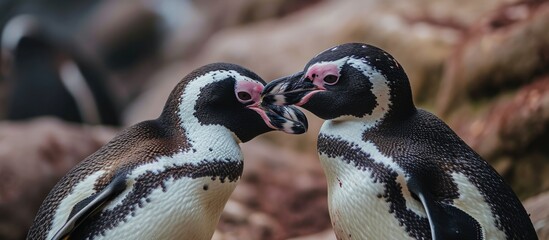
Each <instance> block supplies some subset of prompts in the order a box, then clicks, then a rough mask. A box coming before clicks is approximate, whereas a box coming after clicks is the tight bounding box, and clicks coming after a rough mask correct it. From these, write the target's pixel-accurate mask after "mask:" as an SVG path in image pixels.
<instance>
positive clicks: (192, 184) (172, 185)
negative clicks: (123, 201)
mask: <svg viewBox="0 0 549 240" xmlns="http://www.w3.org/2000/svg"><path fill="white" fill-rule="evenodd" d="M204 184H207V185H208V190H204ZM236 184H237V183H236V182H229V181H225V183H221V181H220V180H219V179H217V180H211V178H210V177H203V178H197V179H192V178H183V179H179V180H177V181H173V179H170V180H167V181H166V182H165V186H166V191H165V192H164V191H162V188H157V189H155V190H153V191H152V193H151V194H150V195H149V199H150V202H146V203H144V204H143V207H142V208H137V209H136V210H135V214H134V215H130V216H128V217H127V220H126V221H125V222H122V223H120V224H119V225H118V226H117V227H115V228H113V229H110V230H108V231H106V232H105V235H104V236H98V237H97V238H96V239H211V237H212V235H213V232H214V230H215V227H216V225H217V222H218V220H219V216H220V214H221V211H222V210H223V207H224V206H225V203H226V201H227V200H228V198H229V196H230V194H231V193H232V191H233V190H234V188H235V187H236Z"/></svg>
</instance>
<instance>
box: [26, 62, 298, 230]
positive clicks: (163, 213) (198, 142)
mask: <svg viewBox="0 0 549 240" xmlns="http://www.w3.org/2000/svg"><path fill="white" fill-rule="evenodd" d="M264 84H265V82H264V81H263V80H262V79H261V78H260V77H259V76H258V75H256V74H255V73H253V72H251V71H250V70H247V69H245V68H243V67H241V66H238V65H234V64H229V63H212V64H208V65H206V66H203V67H200V68H198V69H196V70H194V71H193V72H191V73H190V74H188V75H187V76H185V77H184V78H183V79H182V80H181V81H180V82H179V83H178V84H177V85H176V86H175V88H174V90H173V91H172V92H171V94H170V96H169V98H168V100H167V102H166V104H165V106H164V109H163V111H162V113H161V115H160V117H158V118H157V119H154V120H149V121H144V122H141V123H138V124H136V125H133V126H131V127H129V128H127V129H125V130H123V131H122V132H121V133H120V134H119V135H118V136H116V137H114V138H113V139H112V140H111V141H110V142H108V143H107V144H106V145H104V146H103V147H101V148H100V149H99V150H98V151H97V152H95V153H93V154H92V155H90V156H89V157H87V158H86V159H85V160H83V161H82V162H81V163H80V164H78V165H77V166H75V167H74V168H73V169H72V170H70V172H69V173H67V174H66V175H65V176H64V177H63V178H62V179H61V180H60V181H59V182H58V183H57V185H56V186H55V187H54V188H53V190H51V192H50V193H49V195H48V196H47V198H46V199H45V200H44V202H43V203H42V205H41V207H40V209H39V211H38V214H37V215H36V218H35V220H34V223H33V225H32V227H31V228H30V230H29V233H28V236H27V239H29V240H30V239H32V240H39V239H55V240H57V239H198V240H200V239H211V237H212V235H213V232H214V230H215V227H216V225H217V222H218V220H219V217H220V214H221V212H222V210H223V207H224V205H225V203H226V202H227V200H228V198H229V195H230V194H231V193H232V192H233V190H234V188H235V187H236V184H237V182H238V180H239V178H240V176H241V174H242V170H243V155H242V153H241V150H240V147H239V145H238V144H239V143H240V142H246V141H249V140H251V139H252V138H254V137H256V136H257V135H260V134H262V133H265V132H269V131H272V130H281V131H284V132H286V133H291V134H300V133H303V132H305V131H306V129H307V119H306V118H305V115H304V114H303V112H301V111H300V110H298V109H297V108H295V107H293V106H290V107H286V106H276V105H263V104H262V103H261V98H260V94H261V91H262V90H263V87H264Z"/></svg>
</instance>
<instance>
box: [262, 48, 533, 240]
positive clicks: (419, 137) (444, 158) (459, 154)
mask: <svg viewBox="0 0 549 240" xmlns="http://www.w3.org/2000/svg"><path fill="white" fill-rule="evenodd" d="M263 95H264V99H263V101H264V102H268V103H273V104H280V105H287V104H295V105H297V106H301V107H303V108H305V109H307V110H309V111H311V112H312V113H314V114H315V115H317V116H318V117H320V118H322V119H325V120H327V121H325V122H324V124H323V125H322V127H321V130H320V134H319V136H318V153H319V156H320V161H321V165H322V167H323V169H324V172H325V174H326V177H327V180H328V205H329V212H330V217H331V221H332V225H333V227H334V230H335V234H336V236H337V237H338V239H536V238H537V237H536V233H535V231H534V228H533V226H532V222H531V221H530V219H529V217H528V214H527V212H526V211H525V209H524V207H523V206H522V204H521V202H520V201H519V199H518V198H517V196H516V195H515V193H514V192H513V191H512V189H511V188H510V187H509V186H508V185H507V184H506V183H505V182H504V180H503V179H502V177H501V176H500V175H499V174H498V173H497V172H496V171H495V170H494V169H493V168H492V167H491V166H490V165H489V164H488V163H487V162H486V161H484V160H483V159H482V158H481V157H480V156H479V155H478V154H477V153H476V152H475V151H474V150H473V149H471V148H470V147H469V146H468V145H467V144H466V143H465V142H464V141H463V140H462V139H460V138H459V137H458V136H457V135H456V133H454V132H453V131H452V130H451V129H450V128H449V127H448V126H447V125H446V124H445V123H444V122H443V121H442V120H440V119H439V118H437V117H436V116H435V115H433V114H431V113H429V112H427V111H425V110H421V109H417V108H416V107H415V106H414V103H413V101H412V92H411V89H410V83H409V81H408V77H407V76H406V73H405V71H404V69H403V67H402V65H400V64H399V63H398V62H397V61H396V60H395V58H393V57H392V56H391V55H390V54H389V53H387V52H385V51H383V50H382V49H379V48H377V47H375V46H371V45H367V44H362V43H348V44H343V45H339V46H336V47H332V48H330V49H328V50H326V51H324V52H322V53H320V54H318V55H317V56H315V57H314V58H313V59H312V60H310V61H309V63H307V64H306V66H305V68H304V70H303V71H300V72H298V73H296V74H294V75H291V76H288V77H284V78H281V79H278V80H275V81H273V82H271V83H269V84H268V85H267V86H266V87H265V90H264V93H263Z"/></svg>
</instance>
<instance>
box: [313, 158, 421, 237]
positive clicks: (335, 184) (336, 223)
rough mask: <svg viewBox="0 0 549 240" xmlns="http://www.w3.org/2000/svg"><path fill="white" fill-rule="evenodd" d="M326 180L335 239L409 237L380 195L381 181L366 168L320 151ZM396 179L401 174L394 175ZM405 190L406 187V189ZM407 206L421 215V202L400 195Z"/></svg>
mask: <svg viewBox="0 0 549 240" xmlns="http://www.w3.org/2000/svg"><path fill="white" fill-rule="evenodd" d="M320 158H321V163H322V165H323V168H324V171H325V173H326V177H327V180H328V207H329V210H330V217H331V220H332V225H333V227H334V231H335V234H336V236H337V238H338V239H412V238H411V237H410V236H409V235H408V234H407V233H406V231H405V227H404V226H401V225H400V224H399V222H398V220H397V219H396V218H395V216H394V215H393V214H391V213H390V204H389V203H388V202H386V201H385V198H383V197H381V198H379V197H378V195H383V194H384V192H385V188H384V186H383V184H382V183H380V182H377V183H375V182H374V179H373V178H372V177H371V174H372V172H371V171H369V170H360V169H357V168H356V167H355V166H354V165H353V164H352V163H350V164H349V163H346V162H344V161H342V160H341V159H338V158H327V157H326V156H323V155H321V157H320ZM398 180H399V182H400V181H402V183H401V185H404V187H405V186H406V184H403V181H404V178H403V177H402V175H400V176H399V178H398ZM406 192H407V191H406ZM404 197H405V199H406V200H407V201H406V202H407V203H406V204H407V207H408V208H409V209H411V210H413V211H414V212H416V213H417V214H418V215H420V216H425V213H424V212H423V208H422V206H421V205H419V204H418V203H417V201H414V200H413V199H412V197H411V196H409V195H408V196H406V195H405V196H404Z"/></svg>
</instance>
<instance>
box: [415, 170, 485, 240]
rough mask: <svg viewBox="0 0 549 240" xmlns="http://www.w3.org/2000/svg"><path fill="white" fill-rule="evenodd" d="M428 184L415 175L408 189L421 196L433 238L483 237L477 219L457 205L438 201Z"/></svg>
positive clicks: (436, 239)
mask: <svg viewBox="0 0 549 240" xmlns="http://www.w3.org/2000/svg"><path fill="white" fill-rule="evenodd" d="M426 184H427V183H425V182H422V181H421V178H419V177H417V176H413V175H412V176H411V177H410V178H409V180H408V182H407V185H408V189H409V190H410V192H412V193H413V194H415V195H416V196H417V197H418V198H419V200H420V201H421V204H422V205H423V208H424V209H425V212H426V213H427V218H428V219H429V225H430V227H431V237H432V239H433V240H441V239H474V240H482V239H483V237H482V230H481V226H480V224H479V223H478V222H477V220H475V219H474V218H473V217H471V216H470V215H469V214H467V213H466V212H464V211H462V210H461V209H459V208H457V207H454V206H452V205H450V204H446V203H443V202H440V201H436V199H435V198H434V197H433V195H432V194H431V193H430V192H429V191H428V189H429V188H428V187H425V186H427V185H426Z"/></svg>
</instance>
